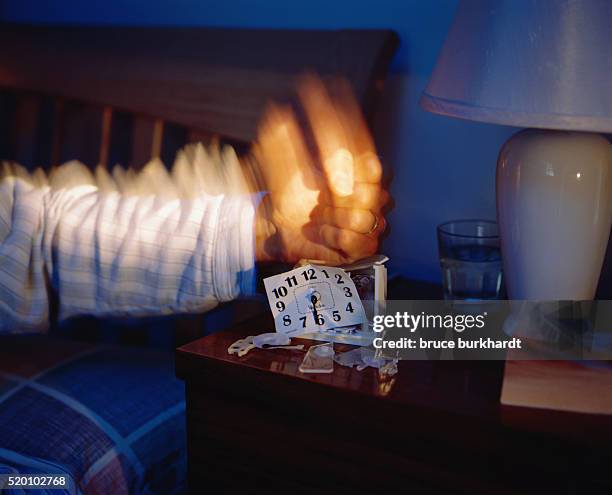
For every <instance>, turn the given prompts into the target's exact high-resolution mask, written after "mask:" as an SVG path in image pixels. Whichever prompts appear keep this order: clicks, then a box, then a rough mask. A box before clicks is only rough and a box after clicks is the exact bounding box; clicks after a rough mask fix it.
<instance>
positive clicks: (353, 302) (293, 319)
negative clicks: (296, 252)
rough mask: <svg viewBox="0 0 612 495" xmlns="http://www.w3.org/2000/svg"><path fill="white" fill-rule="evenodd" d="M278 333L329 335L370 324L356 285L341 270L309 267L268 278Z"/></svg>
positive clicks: (268, 288)
mask: <svg viewBox="0 0 612 495" xmlns="http://www.w3.org/2000/svg"><path fill="white" fill-rule="evenodd" d="M264 286H265V290H266V295H267V297H268V302H269V304H270V310H271V311H272V314H273V315H274V325H275V327H276V331H277V332H281V333H284V334H286V335H289V336H298V335H300V336H301V335H303V334H309V333H313V332H314V333H317V332H325V331H328V330H332V329H334V328H337V327H350V326H355V325H361V324H362V323H364V322H366V321H367V318H366V314H365V310H364V308H363V305H362V303H361V299H360V298H359V293H358V291H357V287H356V286H355V283H354V282H353V280H352V279H351V277H350V276H349V274H348V273H347V272H346V271H344V270H343V269H342V268H339V267H330V266H320V265H314V264H307V265H303V266H300V267H298V268H295V269H293V270H291V271H289V272H286V273H281V274H279V275H274V276H272V277H268V278H266V279H264Z"/></svg>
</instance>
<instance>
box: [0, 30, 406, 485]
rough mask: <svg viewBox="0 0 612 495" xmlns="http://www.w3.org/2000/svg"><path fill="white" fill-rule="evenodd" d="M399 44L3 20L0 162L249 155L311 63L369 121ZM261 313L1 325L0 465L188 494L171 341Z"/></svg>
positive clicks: (386, 39) (365, 33)
mask: <svg viewBox="0 0 612 495" xmlns="http://www.w3.org/2000/svg"><path fill="white" fill-rule="evenodd" d="M397 41H398V40H397V37H396V36H395V35H394V33H392V32H390V31H384V30H338V31H308V30H305V31H283V30H249V29H204V28H186V29H183V28H181V29H175V28H124V27H74V26H73V27H59V26H56V27H42V26H27V25H8V24H4V25H0V43H1V44H2V47H3V49H2V50H0V159H1V160H14V161H16V162H18V163H20V164H22V165H24V166H26V167H27V168H28V169H30V170H32V169H34V167H39V166H40V167H43V168H44V169H49V168H51V167H53V166H56V165H58V164H61V163H64V162H66V161H68V160H70V159H78V160H80V161H81V162H83V163H85V164H86V165H87V166H88V167H91V168H93V167H95V166H96V165H101V166H104V167H109V166H112V165H114V164H115V163H121V164H123V165H127V166H130V167H132V168H135V169H139V168H141V167H143V166H144V165H145V164H146V163H147V162H148V161H149V160H151V159H152V158H161V159H162V160H163V161H164V163H166V164H168V163H172V160H173V157H174V154H175V153H176V151H177V150H178V149H179V148H181V147H182V146H184V145H185V144H186V143H189V142H195V141H204V142H206V141H209V140H213V139H221V140H223V141H225V142H228V143H230V144H232V145H234V146H235V147H236V149H237V150H238V151H239V152H240V151H244V150H246V149H247V147H248V144H249V143H250V142H251V141H252V139H253V137H254V136H255V131H256V128H257V122H258V119H259V117H260V115H261V112H262V110H263V108H264V107H265V105H266V104H267V103H268V102H269V101H272V100H274V101H278V102H284V103H289V104H291V102H292V99H293V97H294V96H293V90H294V85H295V79H296V76H298V75H299V74H301V73H302V72H303V71H304V70H311V71H314V72H316V73H318V74H320V75H321V76H322V77H323V78H325V77H329V76H335V75H341V76H343V77H345V78H347V79H348V80H349V81H350V82H351V84H352V86H353V89H354V91H355V93H356V95H357V97H358V99H359V101H360V104H361V106H362V109H363V111H364V114H365V115H366V118H367V120H368V121H369V122H370V123H371V122H372V120H373V118H374V115H375V110H376V106H377V104H378V102H379V101H380V96H381V93H382V91H383V86H384V84H383V83H384V78H385V74H386V72H387V69H388V66H389V63H390V60H391V57H392V55H393V52H394V50H395V48H396V46H397ZM237 305H238V306H237ZM237 307H238V309H237ZM262 308H263V306H262V305H261V302H260V301H258V300H256V299H255V300H248V301H237V302H234V303H232V304H229V305H224V306H222V307H220V308H218V309H216V310H214V311H212V312H211V313H207V314H206V315H183V316H180V317H164V318H148V319H122V320H99V319H95V318H91V317H83V318H78V319H75V320H70V321H67V322H63V323H61V324H59V323H57V322H55V321H53V316H54V315H53V310H52V314H51V317H52V328H51V331H50V332H49V334H48V335H43V336H1V337H0V474H1V473H20V474H27V473H36V472H54V473H65V474H67V475H69V476H70V477H71V478H72V479H73V480H74V482H75V483H74V486H73V487H72V488H71V490H69V492H74V493H164V494H167V493H180V492H184V491H185V490H186V486H185V448H184V443H185V436H184V390H183V385H182V383H181V382H179V381H178V380H177V379H176V378H175V377H174V365H173V354H172V351H173V349H174V348H175V347H176V346H177V345H178V344H182V343H185V342H187V341H189V340H192V339H194V338H196V337H200V336H201V335H203V334H206V333H209V332H212V331H217V330H221V329H223V328H224V327H225V326H227V325H230V324H232V323H236V321H237V320H238V319H243V318H246V317H248V316H249V315H250V314H253V313H254V312H258V311H262ZM9 493H10V492H9ZM14 493H21V492H20V491H18V490H17V491H14ZM37 493H40V492H37ZM55 493H57V492H55Z"/></svg>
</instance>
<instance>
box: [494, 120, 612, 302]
mask: <svg viewBox="0 0 612 495" xmlns="http://www.w3.org/2000/svg"><path fill="white" fill-rule="evenodd" d="M497 215H498V223H499V227H500V233H501V246H502V257H503V266H504V276H505V279H506V288H507V291H508V297H509V298H510V299H528V300H586V299H592V298H593V297H594V295H595V290H596V288H597V282H598V280H599V273H600V271H601V266H602V263H603V259H604V255H605V252H606V246H607V243H608V237H609V235H610V226H611V224H612V145H610V143H609V142H608V140H606V139H605V138H604V137H603V136H601V135H598V134H592V133H583V132H564V131H548V130H534V129H528V130H524V131H521V132H518V133H517V134H515V135H514V136H512V137H511V138H510V139H509V140H508V141H507V142H506V143H505V144H504V146H503V147H502V149H501V151H500V154H499V159H498V162H497Z"/></svg>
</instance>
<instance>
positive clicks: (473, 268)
mask: <svg viewBox="0 0 612 495" xmlns="http://www.w3.org/2000/svg"><path fill="white" fill-rule="evenodd" d="M438 250H439V256H440V267H441V268H442V285H443V287H444V299H447V300H464V301H482V300H491V299H499V298H500V295H501V291H502V281H503V275H502V261H501V251H500V247H499V230H498V228H497V223H496V222H493V221H489V220H454V221H452V222H446V223H443V224H441V225H439V226H438Z"/></svg>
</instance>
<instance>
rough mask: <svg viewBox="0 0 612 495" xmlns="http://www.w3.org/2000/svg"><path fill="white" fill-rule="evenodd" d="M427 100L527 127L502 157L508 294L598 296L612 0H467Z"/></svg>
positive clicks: (607, 178)
mask: <svg viewBox="0 0 612 495" xmlns="http://www.w3.org/2000/svg"><path fill="white" fill-rule="evenodd" d="M420 103H421V106H422V107H423V108H424V109H425V110H428V111H430V112H433V113H438V114H442V115H448V116H451V117H457V118H462V119H467V120H475V121H481V122H490V123H495V124H502V125H510V126H517V127H525V128H528V129H526V130H522V131H520V132H518V133H517V134H515V135H514V136H512V137H511V138H510V139H509V140H508V141H507V142H506V143H505V144H504V145H503V147H502V149H501V151H500V154H499V158H498V161H497V217H498V223H499V227H500V233H501V246H502V256H503V265H504V276H505V277H506V286H507V291H508V296H509V298H510V299H530V300H536V299H537V300H585V299H592V298H593V297H594V295H595V290H596V287H597V282H598V279H599V274H600V271H601V267H602V263H603V259H604V256H605V252H606V246H607V242H608V237H609V234H610V226H611V221H612V145H611V144H610V142H609V141H608V140H607V139H606V138H605V137H604V136H602V135H601V134H599V133H609V132H612V1H609V0H548V1H541V0H463V1H461V2H460V3H459V6H458V10H457V13H456V16H455V20H454V23H453V25H452V27H451V29H450V32H449V34H448V37H447V39H446V42H445V44H444V47H443V49H442V51H441V54H440V55H439V58H438V61H437V64H436V67H435V69H434V72H433V75H432V76H431V80H430V81H429V84H428V86H427V88H426V90H425V92H424V93H423V95H422V97H421V101H420Z"/></svg>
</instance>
